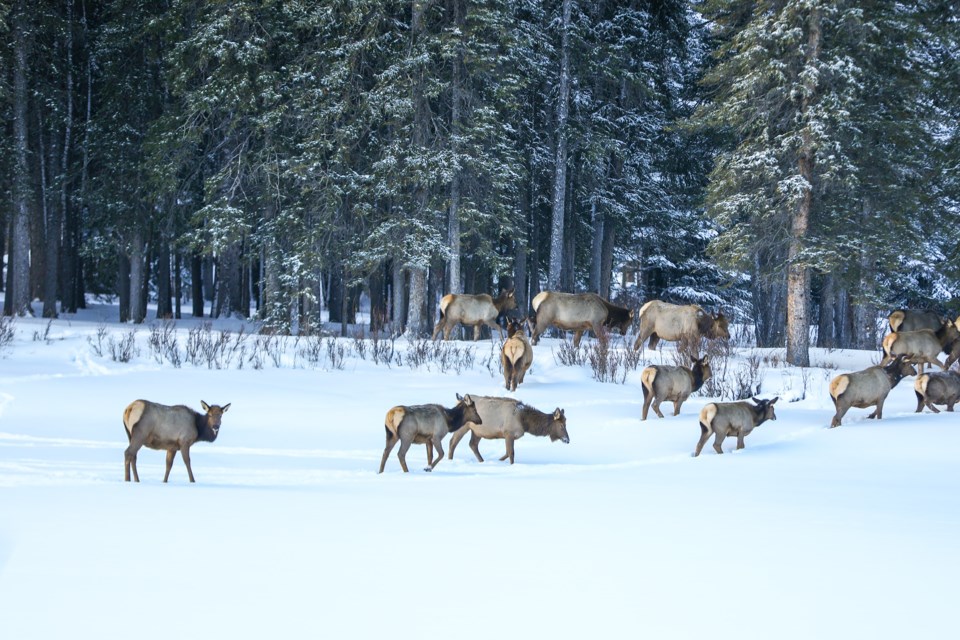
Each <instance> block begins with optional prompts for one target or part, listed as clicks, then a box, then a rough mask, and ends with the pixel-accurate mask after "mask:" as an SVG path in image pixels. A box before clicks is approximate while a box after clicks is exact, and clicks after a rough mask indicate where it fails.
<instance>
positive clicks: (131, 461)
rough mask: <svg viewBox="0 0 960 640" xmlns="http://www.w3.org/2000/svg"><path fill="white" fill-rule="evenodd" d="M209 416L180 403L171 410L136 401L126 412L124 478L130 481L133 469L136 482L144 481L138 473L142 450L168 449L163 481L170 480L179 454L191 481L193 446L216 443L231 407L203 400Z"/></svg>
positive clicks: (124, 418)
mask: <svg viewBox="0 0 960 640" xmlns="http://www.w3.org/2000/svg"><path fill="white" fill-rule="evenodd" d="M200 406H201V407H203V410H204V412H205V413H198V412H197V411H194V410H193V409H191V408H190V407H186V406H184V405H182V404H178V405H176V406H173V407H169V406H167V405H164V404H157V403H156V402H150V401H149V400H134V401H133V402H131V403H130V404H129V405H127V408H126V409H124V411H123V428H124V430H125V431H126V433H127V440H129V442H130V446H128V447H127V449H126V451H124V453H123V479H124V481H125V482H130V470H131V469H133V480H134V482H140V475H139V474H138V473H137V452H138V451H139V450H140V447H144V446H146V447H148V448H150V449H158V450H166V452H167V470H166V472H165V473H164V474H163V481H164V482H166V481H167V480H168V479H169V478H170V468H171V467H173V458H174V456H175V455H176V453H177V451H179V452H180V456H181V457H182V458H183V464H185V465H186V467H187V475H188V476H189V478H190V482H195V480H194V479H193V469H192V468H191V466H190V447H191V446H193V443H194V442H197V441H202V442H213V441H214V440H216V439H217V434H219V433H220V422H221V420H222V419H223V414H224V413H226V412H227V409H229V408H230V404H225V405H223V406H222V407H220V406H218V405H208V404H207V403H206V402H204V401H203V400H201V401H200Z"/></svg>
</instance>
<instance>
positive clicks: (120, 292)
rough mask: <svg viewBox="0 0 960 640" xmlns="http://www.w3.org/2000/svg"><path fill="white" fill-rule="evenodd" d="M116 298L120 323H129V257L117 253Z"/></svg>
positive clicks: (124, 253) (122, 253) (122, 252)
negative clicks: (118, 305) (118, 304)
mask: <svg viewBox="0 0 960 640" xmlns="http://www.w3.org/2000/svg"><path fill="white" fill-rule="evenodd" d="M117 298H119V303H120V322H129V321H130V257H129V256H128V255H127V254H126V252H124V251H118V252H117Z"/></svg>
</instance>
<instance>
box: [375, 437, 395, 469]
mask: <svg viewBox="0 0 960 640" xmlns="http://www.w3.org/2000/svg"><path fill="white" fill-rule="evenodd" d="M386 431H387V446H386V447H384V449H383V458H381V459H380V471H377V473H383V468H384V467H385V466H387V457H388V456H389V455H390V451H392V450H393V447H394V445H396V444H397V443H398V442H399V441H400V438H398V437H397V436H395V435H393V433H391V432H390V430H389V429H387V430H386Z"/></svg>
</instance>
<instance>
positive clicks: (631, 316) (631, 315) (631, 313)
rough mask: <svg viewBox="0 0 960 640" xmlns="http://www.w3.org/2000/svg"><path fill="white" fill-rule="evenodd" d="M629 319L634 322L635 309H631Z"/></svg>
mask: <svg viewBox="0 0 960 640" xmlns="http://www.w3.org/2000/svg"><path fill="white" fill-rule="evenodd" d="M628 317H629V318H630V319H631V320H633V309H630V315H629V316H628Z"/></svg>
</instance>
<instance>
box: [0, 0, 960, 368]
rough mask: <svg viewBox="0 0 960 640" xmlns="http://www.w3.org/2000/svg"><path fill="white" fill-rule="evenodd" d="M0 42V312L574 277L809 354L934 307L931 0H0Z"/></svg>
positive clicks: (192, 306) (958, 284)
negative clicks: (693, 309) (725, 320)
mask: <svg viewBox="0 0 960 640" xmlns="http://www.w3.org/2000/svg"><path fill="white" fill-rule="evenodd" d="M0 43H2V46H0V109H2V112H3V122H4V126H3V127H2V129H0V192H2V201H0V248H2V250H0V258H2V263H0V276H2V277H0V289H2V292H3V298H4V309H3V313H4V315H8V316H9V315H22V314H25V313H37V312H39V310H40V309H42V314H43V315H44V316H46V317H57V316H58V315H60V314H69V313H72V312H75V311H76V310H77V309H78V308H81V307H82V306H83V305H84V304H85V303H86V302H87V301H89V300H91V299H94V297H96V296H102V297H104V298H106V299H110V300H114V301H118V302H119V313H120V318H119V319H120V320H125V321H129V322H133V323H140V322H144V321H151V320H153V319H154V317H153V315H154V305H155V310H156V311H155V313H156V317H157V318H172V319H175V318H180V317H182V314H183V315H186V314H192V316H194V317H198V316H203V317H222V316H236V315H239V316H242V317H252V318H256V319H257V320H259V321H260V322H262V324H263V326H264V327H265V328H266V329H269V330H271V331H276V332H282V333H298V334H303V333H309V332H313V331H316V330H317V329H318V328H319V325H320V322H321V321H326V322H331V323H334V326H335V327H342V328H343V329H342V330H343V331H344V332H345V331H346V330H347V326H348V325H350V324H356V323H357V321H358V317H359V316H358V314H359V313H360V310H361V301H362V303H363V304H362V308H363V310H364V315H363V318H362V321H363V323H364V324H365V325H366V326H365V327H364V329H365V330H367V331H391V332H400V331H407V332H411V333H413V334H420V335H424V334H426V335H429V333H430V332H431V330H432V328H433V324H434V323H435V322H436V319H437V307H438V303H439V300H440V298H441V297H442V296H443V295H445V294H447V293H489V294H491V295H496V294H497V292H498V291H499V290H500V289H501V288H509V287H513V288H514V291H515V296H516V298H517V301H518V305H519V308H520V310H522V311H524V312H526V310H527V309H528V308H529V306H530V301H531V300H532V299H533V297H534V296H535V295H536V294H537V293H538V292H540V291H542V290H560V291H571V292H573V291H593V292H597V293H599V294H600V295H601V296H603V297H605V298H608V299H610V300H613V301H615V302H617V303H619V304H621V305H623V306H627V307H630V308H632V309H637V308H638V307H639V306H640V305H641V304H643V303H644V302H645V301H648V300H652V299H660V300H665V301H669V302H675V303H696V304H699V305H701V306H702V307H704V308H705V309H711V310H716V309H722V310H723V311H724V313H726V314H728V315H729V316H732V317H733V318H734V319H735V321H736V322H738V323H742V324H745V325H748V326H750V327H752V329H753V331H755V336H756V341H757V344H758V345H759V346H775V347H784V348H786V354H787V359H788V360H789V361H790V362H791V363H792V364H797V365H806V364H807V363H808V353H807V352H808V349H809V348H810V347H813V346H821V347H838V348H863V349H874V348H876V346H877V344H878V340H879V337H880V332H881V330H882V326H881V321H882V320H883V319H884V318H885V317H886V314H887V313H889V312H890V311H891V310H893V309H896V308H917V309H928V308H929V309H933V310H936V311H937V312H938V313H940V314H942V315H944V316H950V317H952V318H956V316H957V314H958V313H960V248H958V247H960V131H958V122H960V2H957V1H956V0H915V1H910V0H896V1H895V0H310V1H307V0H202V1H201V0H99V1H98V0H0ZM148 304H149V305H150V307H149V309H150V311H149V313H148ZM366 311H369V315H367V314H366Z"/></svg>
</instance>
